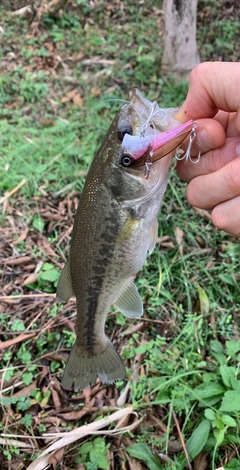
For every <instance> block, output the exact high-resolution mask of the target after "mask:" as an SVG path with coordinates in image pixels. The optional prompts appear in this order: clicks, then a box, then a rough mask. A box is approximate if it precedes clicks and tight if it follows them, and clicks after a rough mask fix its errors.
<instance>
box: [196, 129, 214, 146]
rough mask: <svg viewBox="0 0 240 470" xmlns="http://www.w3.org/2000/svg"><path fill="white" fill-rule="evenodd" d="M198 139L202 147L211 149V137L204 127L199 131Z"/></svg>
mask: <svg viewBox="0 0 240 470" xmlns="http://www.w3.org/2000/svg"><path fill="white" fill-rule="evenodd" d="M197 141H198V144H199V145H200V147H202V149H204V150H209V149H210V148H211V143H212V141H211V137H210V136H209V134H208V133H207V131H206V130H205V129H202V130H200V131H199V132H198V133H197Z"/></svg>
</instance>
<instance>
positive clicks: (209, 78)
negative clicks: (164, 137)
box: [176, 62, 240, 130]
mask: <svg viewBox="0 0 240 470" xmlns="http://www.w3.org/2000/svg"><path fill="white" fill-rule="evenodd" d="M239 74H240V64H239V63H237V62H236V63H234V62H233V63H230V62H205V63H202V64H199V65H198V66H197V67H195V68H194V69H193V70H192V72H191V74H190V88H189V91H188V94H187V98H186V101H185V103H184V104H183V106H182V107H181V109H180V111H179V112H178V114H177V115H176V119H178V120H179V121H181V122H185V121H187V120H188V119H197V118H201V117H214V116H215V115H216V113H217V112H218V110H219V109H221V110H223V111H227V112H235V111H236V112H237V115H236V125H237V128H238V130H240V93H237V92H235V91H234V90H239Z"/></svg>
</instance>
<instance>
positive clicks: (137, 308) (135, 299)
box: [113, 279, 143, 318]
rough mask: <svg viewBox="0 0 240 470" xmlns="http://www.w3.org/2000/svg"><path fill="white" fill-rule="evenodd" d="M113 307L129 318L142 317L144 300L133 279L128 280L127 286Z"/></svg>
mask: <svg viewBox="0 0 240 470" xmlns="http://www.w3.org/2000/svg"><path fill="white" fill-rule="evenodd" d="M113 305H114V307H116V308H117V309H118V310H120V312H122V313H123V314H124V315H126V317H128V318H137V317H141V316H142V314H143V303H142V299H141V297H140V295H139V292H138V290H137V287H136V286H135V284H134V282H133V280H132V279H130V280H128V281H127V282H126V284H124V286H123V289H122V290H121V292H120V294H119V296H118V297H117V299H116V300H115V301H114V304H113Z"/></svg>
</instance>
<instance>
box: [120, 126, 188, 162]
mask: <svg viewBox="0 0 240 470" xmlns="http://www.w3.org/2000/svg"><path fill="white" fill-rule="evenodd" d="M194 124H195V122H194V121H193V120H189V121H187V122H185V123H184V124H180V125H179V126H176V127H174V128H173V129H171V130H169V131H166V132H161V133H159V132H157V131H156V132H155V133H153V134H151V135H148V136H140V137H138V136H132V135H129V134H125V135H124V138H123V141H122V151H123V155H129V156H131V158H132V161H133V162H132V163H133V164H143V162H142V161H141V160H142V159H143V157H144V159H145V158H146V157H148V156H151V158H152V161H156V160H159V159H160V158H162V157H164V156H165V155H167V154H168V153H170V152H172V151H173V150H174V149H175V148H177V147H178V146H179V145H180V144H181V142H182V141H183V140H184V139H185V138H186V137H187V136H188V135H189V134H190V132H191V131H192V129H194Z"/></svg>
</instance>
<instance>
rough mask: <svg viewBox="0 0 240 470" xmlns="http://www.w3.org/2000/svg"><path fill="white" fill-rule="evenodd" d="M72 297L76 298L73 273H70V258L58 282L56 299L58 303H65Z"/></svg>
mask: <svg viewBox="0 0 240 470" xmlns="http://www.w3.org/2000/svg"><path fill="white" fill-rule="evenodd" d="M71 297H74V293H73V288H72V281H71V273H70V258H69V259H68V260H67V262H66V264H65V266H64V268H63V270H62V272H61V274H60V277H59V280H58V285H57V292H56V298H57V300H58V302H62V303H65V302H67V301H68V300H69V299H71Z"/></svg>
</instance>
